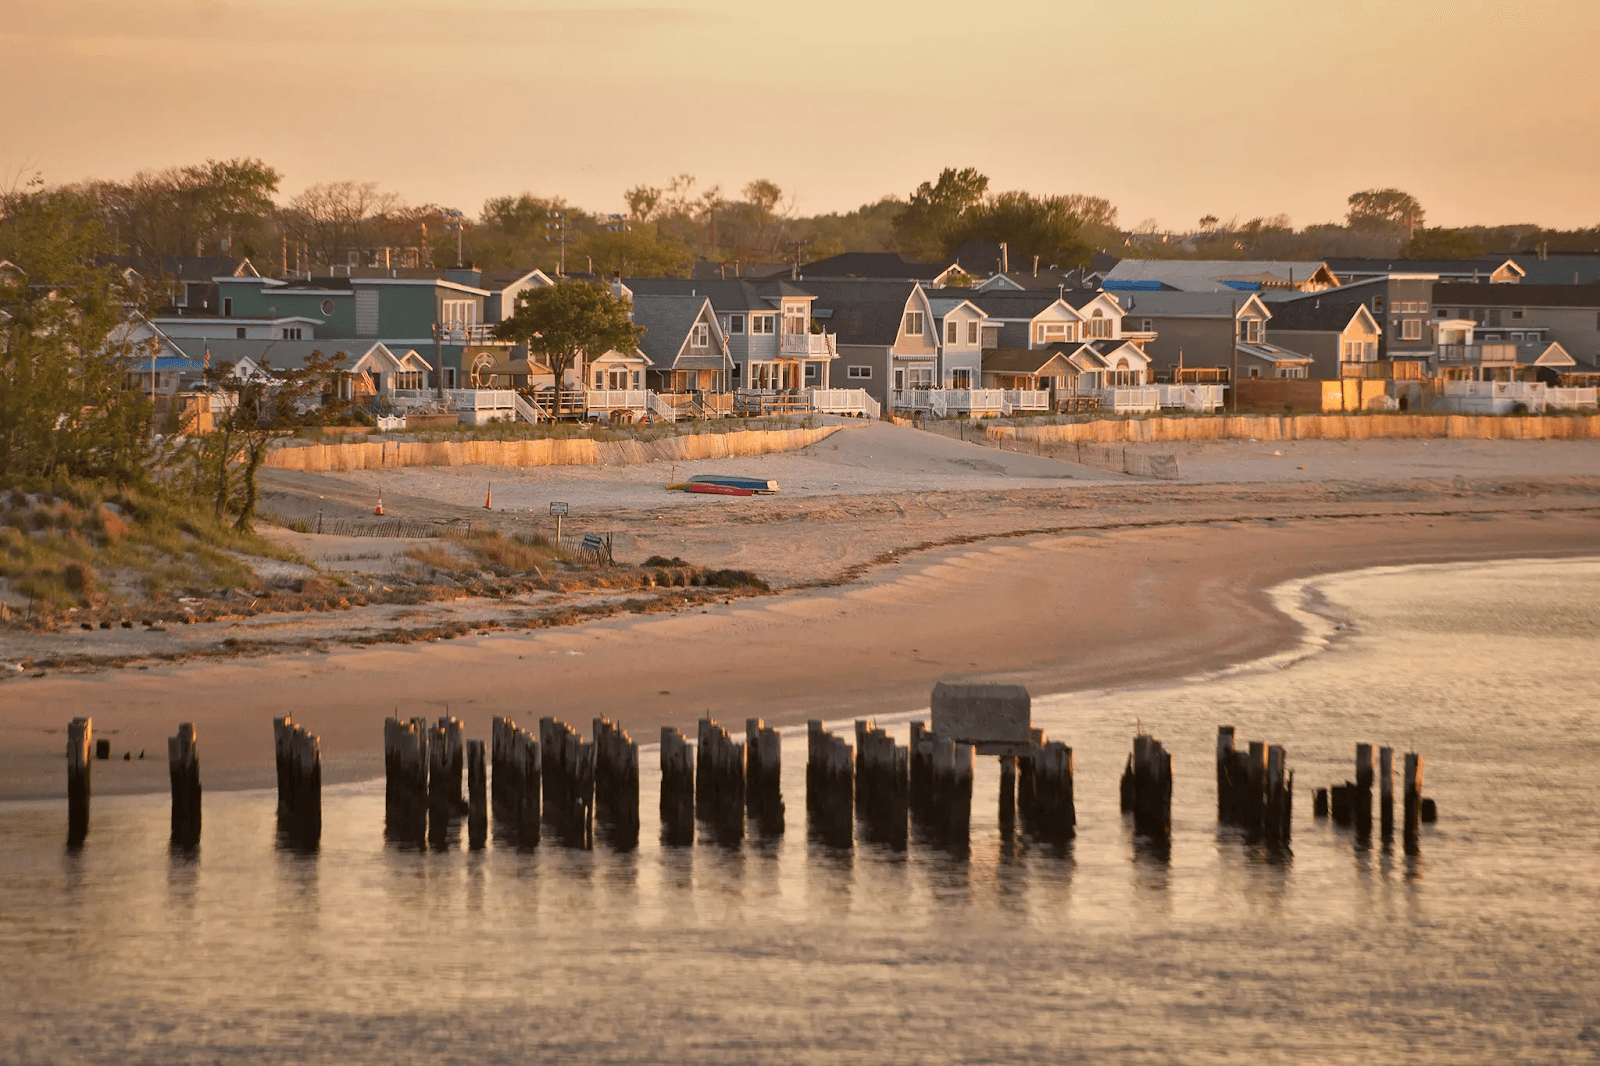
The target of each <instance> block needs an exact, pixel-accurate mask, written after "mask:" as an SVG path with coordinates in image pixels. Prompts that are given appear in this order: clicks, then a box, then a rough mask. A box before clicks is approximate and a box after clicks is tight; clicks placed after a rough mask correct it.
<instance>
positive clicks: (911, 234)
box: [893, 167, 989, 260]
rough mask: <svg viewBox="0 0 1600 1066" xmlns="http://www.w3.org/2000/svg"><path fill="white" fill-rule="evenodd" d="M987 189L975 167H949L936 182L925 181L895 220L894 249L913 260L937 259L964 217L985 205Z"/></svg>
mask: <svg viewBox="0 0 1600 1066" xmlns="http://www.w3.org/2000/svg"><path fill="white" fill-rule="evenodd" d="M988 189H989V179H988V178H987V177H985V176H984V175H983V174H980V173H979V172H978V171H977V170H976V169H974V168H973V167H964V168H962V169H960V170H956V169H955V168H954V167H946V168H945V169H944V170H943V171H941V172H940V173H939V178H938V180H937V181H934V182H926V181H925V182H923V183H922V184H921V185H919V186H917V188H916V190H915V191H914V192H912V194H911V199H910V201H909V202H908V203H907V204H906V206H905V210H904V211H901V212H900V214H899V215H898V217H896V218H895V220H894V225H893V232H894V244H895V250H896V251H899V252H900V253H901V254H902V255H905V256H908V257H910V258H912V259H923V260H931V259H934V258H936V257H938V256H939V255H940V254H942V253H943V252H944V251H945V250H946V249H947V248H949V247H951V245H950V239H949V238H950V235H951V233H952V231H953V230H954V229H955V227H956V225H957V224H958V223H959V222H960V221H961V217H962V215H963V214H965V213H966V212H967V211H968V210H969V209H971V208H973V207H975V206H977V205H978V204H979V203H980V202H982V200H983V195H984V193H985V192H987V191H988ZM957 243H959V242H957Z"/></svg>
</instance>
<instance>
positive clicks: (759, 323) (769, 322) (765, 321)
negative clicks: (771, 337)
mask: <svg viewBox="0 0 1600 1066" xmlns="http://www.w3.org/2000/svg"><path fill="white" fill-rule="evenodd" d="M777 325H778V316H777V315H751V316H750V332H751V333H764V334H771V333H774V332H776V330H777Z"/></svg>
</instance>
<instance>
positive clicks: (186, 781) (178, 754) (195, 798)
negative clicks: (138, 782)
mask: <svg viewBox="0 0 1600 1066" xmlns="http://www.w3.org/2000/svg"><path fill="white" fill-rule="evenodd" d="M167 775H168V777H170V778H171V780H172V844H173V846H174V847H179V848H192V847H195V846H196V845H197V844H199V843H200V753H199V750H198V748H197V747H196V745H195V735H194V723H193V722H184V723H182V724H181V725H179V726H178V735H177V736H174V737H168V738H167Z"/></svg>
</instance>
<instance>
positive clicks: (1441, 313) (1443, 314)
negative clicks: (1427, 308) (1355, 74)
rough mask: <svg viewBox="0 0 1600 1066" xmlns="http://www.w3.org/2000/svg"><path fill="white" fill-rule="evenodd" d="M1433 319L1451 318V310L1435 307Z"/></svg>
mask: <svg viewBox="0 0 1600 1066" xmlns="http://www.w3.org/2000/svg"><path fill="white" fill-rule="evenodd" d="M1433 317H1434V318H1449V317H1450V309H1449V308H1448V307H1435V308H1434V309H1433Z"/></svg>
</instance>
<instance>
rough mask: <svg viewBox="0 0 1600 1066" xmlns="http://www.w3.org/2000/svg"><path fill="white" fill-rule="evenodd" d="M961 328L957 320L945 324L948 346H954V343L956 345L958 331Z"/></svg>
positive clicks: (945, 336) (945, 340)
mask: <svg viewBox="0 0 1600 1066" xmlns="http://www.w3.org/2000/svg"><path fill="white" fill-rule="evenodd" d="M960 328H961V327H960V323H958V322H956V321H955V319H950V320H949V321H947V322H945V324H944V342H945V343H946V344H954V343H956V335H957V330H959V329H960Z"/></svg>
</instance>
